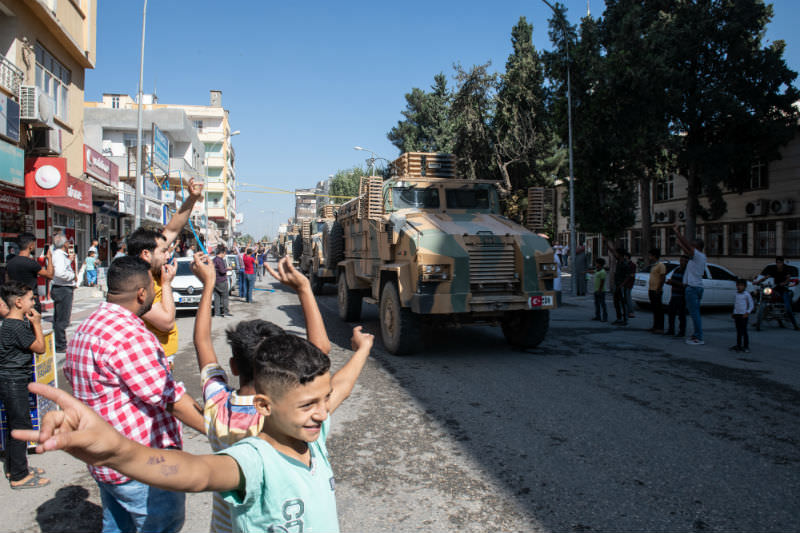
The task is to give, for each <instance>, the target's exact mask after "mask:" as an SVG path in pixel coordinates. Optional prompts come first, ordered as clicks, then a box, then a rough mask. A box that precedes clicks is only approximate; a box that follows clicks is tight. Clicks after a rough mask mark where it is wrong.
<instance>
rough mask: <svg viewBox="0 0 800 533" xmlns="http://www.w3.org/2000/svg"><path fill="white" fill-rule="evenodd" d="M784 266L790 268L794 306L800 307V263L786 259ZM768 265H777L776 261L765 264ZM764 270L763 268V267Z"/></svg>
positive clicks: (790, 283)
mask: <svg viewBox="0 0 800 533" xmlns="http://www.w3.org/2000/svg"><path fill="white" fill-rule="evenodd" d="M783 264H784V267H785V268H787V269H788V270H789V290H790V291H792V307H794V308H795V309H798V308H800V275H799V274H798V273H800V263H797V262H792V261H784V263H783ZM768 266H775V263H774V262H773V263H770V264H768V265H765V266H764V268H767V267H768ZM761 270H762V271H763V270H764V269H763V268H762V269H761Z"/></svg>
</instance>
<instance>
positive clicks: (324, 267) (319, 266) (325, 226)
mask: <svg viewBox="0 0 800 533" xmlns="http://www.w3.org/2000/svg"><path fill="white" fill-rule="evenodd" d="M335 217H336V215H335V207H334V206H333V205H330V204H328V205H324V206H322V207H321V208H320V213H319V218H317V219H316V220H313V221H312V220H308V222H307V223H306V222H305V221H304V222H303V225H302V229H301V232H300V234H301V236H302V252H301V255H300V270H301V271H302V272H303V273H304V274H305V275H306V276H308V279H309V280H310V281H311V290H312V291H314V294H320V293H321V292H322V287H323V286H324V285H325V283H336V269H335V268H331V267H330V265H333V266H334V267H335V266H336V264H337V263H338V262H339V261H341V260H342V258H343V252H344V250H343V249H342V238H341V226H338V231H339V233H338V237H337V238H335V239H333V240H331V235H332V232H333V228H334V225H335V224H336V218H335ZM337 245H338V247H337Z"/></svg>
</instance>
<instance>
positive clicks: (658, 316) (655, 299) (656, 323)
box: [647, 291, 664, 330]
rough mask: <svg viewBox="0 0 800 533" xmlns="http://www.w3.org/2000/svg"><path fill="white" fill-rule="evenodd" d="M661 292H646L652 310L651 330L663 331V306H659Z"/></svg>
mask: <svg viewBox="0 0 800 533" xmlns="http://www.w3.org/2000/svg"><path fill="white" fill-rule="evenodd" d="M662 294H663V293H662V292H661V291H647V296H648V297H649V298H650V307H652V308H653V329H654V330H655V329H657V330H663V329H664V306H663V305H662V304H661V295H662Z"/></svg>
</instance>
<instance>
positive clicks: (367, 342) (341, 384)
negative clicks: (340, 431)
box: [328, 326, 375, 413]
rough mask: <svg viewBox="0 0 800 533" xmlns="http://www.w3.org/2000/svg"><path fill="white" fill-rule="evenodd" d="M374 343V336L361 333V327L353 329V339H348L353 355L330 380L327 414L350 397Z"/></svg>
mask: <svg viewBox="0 0 800 533" xmlns="http://www.w3.org/2000/svg"><path fill="white" fill-rule="evenodd" d="M374 341H375V336H374V335H372V334H370V333H364V332H363V331H361V326H356V327H354V328H353V338H352V339H350V343H351V344H352V346H353V350H355V353H354V354H353V355H352V357H350V360H349V361H347V363H345V365H344V366H343V367H342V368H340V369H339V371H338V372H336V374H334V375H333V378H331V387H332V388H333V392H331V399H330V401H329V403H328V410H329V412H331V413H333V412H334V411H335V410H336V408H337V407H339V406H340V405H341V404H342V402H343V401H345V400H346V399H347V397H348V396H350V393H351V392H352V391H353V387H355V385H356V380H357V379H358V376H359V375H360V374H361V370H362V369H363V368H364V364H365V363H366V362H367V357H369V352H370V350H371V349H372V343H373V342H374Z"/></svg>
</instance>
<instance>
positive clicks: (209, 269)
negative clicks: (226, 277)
mask: <svg viewBox="0 0 800 533" xmlns="http://www.w3.org/2000/svg"><path fill="white" fill-rule="evenodd" d="M191 266H192V273H193V274H194V275H195V276H197V279H199V280H200V281H202V282H203V285H209V284H211V285H213V284H214V283H216V281H217V272H216V270H215V269H214V263H213V262H211V259H210V258H209V257H208V256H207V255H206V254H204V253H203V252H195V254H194V258H193V260H192V265H191Z"/></svg>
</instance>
